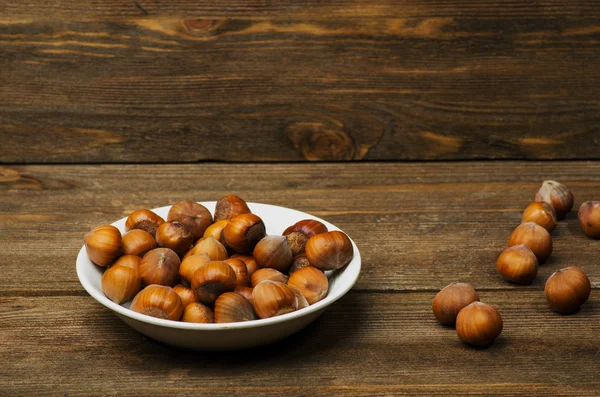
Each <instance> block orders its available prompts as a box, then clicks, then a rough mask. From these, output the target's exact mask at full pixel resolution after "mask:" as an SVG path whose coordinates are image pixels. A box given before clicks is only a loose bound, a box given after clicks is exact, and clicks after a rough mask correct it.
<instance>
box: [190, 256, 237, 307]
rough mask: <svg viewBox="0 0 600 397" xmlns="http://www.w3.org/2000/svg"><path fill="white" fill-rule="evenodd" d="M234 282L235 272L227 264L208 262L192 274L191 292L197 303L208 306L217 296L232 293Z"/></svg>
mask: <svg viewBox="0 0 600 397" xmlns="http://www.w3.org/2000/svg"><path fill="white" fill-rule="evenodd" d="M236 282H237V278H236V275H235V272H234V271H233V269H232V268H231V266H229V265H228V264H227V263H225V262H217V261H215V262H209V263H207V264H206V265H204V266H202V267H201V268H200V269H198V270H197V271H196V273H194V276H193V277H192V290H193V291H194V294H195V295H196V300H197V301H198V302H200V303H204V304H205V305H210V304H212V303H213V302H214V301H215V300H216V299H217V298H218V297H219V295H221V294H223V293H225V292H232V291H233V290H234V289H235V287H236Z"/></svg>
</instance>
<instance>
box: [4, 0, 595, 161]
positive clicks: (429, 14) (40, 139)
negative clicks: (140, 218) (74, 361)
mask: <svg viewBox="0 0 600 397" xmlns="http://www.w3.org/2000/svg"><path fill="white" fill-rule="evenodd" d="M200 3H201V4H200ZM200 3H198V2H189V1H187V0H186V1H184V0H179V1H175V2H163V1H158V0H156V1H155V0H148V1H133V2H128V1H120V0H111V1H106V2H105V1H95V2H92V4H89V3H80V4H75V3H71V2H69V4H68V5H67V4H66V2H65V1H64V0H52V1H50V2H45V3H44V7H43V12H42V11H41V10H39V8H36V7H32V5H33V4H34V2H31V1H26V2H12V3H10V4H8V2H5V4H2V5H0V15H2V17H0V51H1V53H0V70H1V71H2V73H0V139H1V140H2V146H1V147H0V162H1V163H5V164H8V163H57V162H58V163H65V162H66V163H71V162H78V163H102V162H134V163H137V162H150V163H157V162H159V163H160V162H173V161H176V162H196V161H205V160H218V161H237V162H240V161H304V160H309V161H319V160H328V161H336V160H360V159H365V160H398V159H400V160H422V159H429V160H432V159H433V160H435V159H438V160H440V159H598V158H600V151H598V149H597V148H598V145H599V144H600V140H599V139H600V138H599V137H600V133H599V132H600V131H599V129H598V125H600V124H599V121H600V102H599V101H598V98H597V89H596V87H597V86H598V82H600V69H599V68H597V67H596V65H598V64H600V55H599V53H598V51H597V47H598V45H597V43H598V36H599V34H600V7H598V6H597V5H594V3H593V2H586V1H575V2H569V3H568V4H564V2H556V1H545V2H535V3H531V2H530V3H526V4H524V3H523V2H515V1H494V2H491V1H488V2H485V4H482V3H477V4H468V3H465V2H457V1H451V2H443V1H433V2H427V4H426V5H425V4H422V2H416V1H406V2H402V4H397V2H392V1H389V0H388V1H383V0H379V1H372V2H369V4H368V5H366V4H364V2H360V3H359V2H357V1H354V0H352V1H351V0H348V1H335V2H315V1H301V2H288V1H275V2H273V1H269V2H263V1H257V2H253V3H250V4H246V5H244V6H242V5H241V4H239V2H229V3H231V4H230V5H231V7H227V6H225V5H224V4H223V3H220V2H219V3H218V5H219V6H217V3H216V2H215V3H206V2H200ZM236 4H237V5H236ZM499 10H502V11H501V12H500V11H499Z"/></svg>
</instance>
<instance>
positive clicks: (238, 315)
mask: <svg viewBox="0 0 600 397" xmlns="http://www.w3.org/2000/svg"><path fill="white" fill-rule="evenodd" d="M252 320H256V314H254V308H253V307H252V304H251V303H250V302H249V301H248V299H246V298H244V297H243V296H242V295H240V294H236V293H235V292H225V293H224V294H222V295H221V296H219V297H218V298H217V300H216V301H215V323H238V322H242V321H252Z"/></svg>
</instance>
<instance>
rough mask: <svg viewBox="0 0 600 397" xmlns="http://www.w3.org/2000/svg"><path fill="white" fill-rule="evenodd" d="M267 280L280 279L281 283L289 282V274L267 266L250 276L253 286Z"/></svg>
mask: <svg viewBox="0 0 600 397" xmlns="http://www.w3.org/2000/svg"><path fill="white" fill-rule="evenodd" d="M265 280H271V281H279V282H281V283H284V284H287V282H288V276H286V275H285V274H283V273H281V272H280V271H279V270H276V269H271V268H268V267H267V268H264V269H258V270H257V271H255V272H254V273H252V277H250V281H251V284H252V287H256V286H257V285H258V284H260V283H262V282H263V281H265Z"/></svg>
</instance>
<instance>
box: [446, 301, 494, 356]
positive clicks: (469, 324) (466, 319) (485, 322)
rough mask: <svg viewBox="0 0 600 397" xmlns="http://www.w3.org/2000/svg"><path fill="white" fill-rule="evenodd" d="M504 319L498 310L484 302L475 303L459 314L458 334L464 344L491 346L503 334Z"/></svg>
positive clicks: (457, 321)
mask: <svg viewBox="0 0 600 397" xmlns="http://www.w3.org/2000/svg"><path fill="white" fill-rule="evenodd" d="M502 327H503V323H502V317H501V316H500V313H498V310H496V309H495V308H493V307H492V306H490V305H487V304H485V303H482V302H473V303H471V304H470V305H469V306H467V307H465V308H464V309H462V310H461V311H460V313H458V316H457V317H456V334H457V335H458V338H459V339H460V340H461V341H463V342H464V343H468V344H469V345H473V346H479V347H484V346H489V345H491V344H492V343H493V342H494V340H495V339H496V338H497V337H498V336H500V334H501V333H502Z"/></svg>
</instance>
